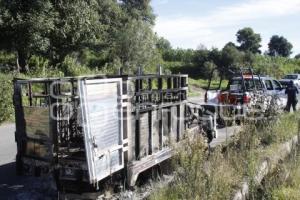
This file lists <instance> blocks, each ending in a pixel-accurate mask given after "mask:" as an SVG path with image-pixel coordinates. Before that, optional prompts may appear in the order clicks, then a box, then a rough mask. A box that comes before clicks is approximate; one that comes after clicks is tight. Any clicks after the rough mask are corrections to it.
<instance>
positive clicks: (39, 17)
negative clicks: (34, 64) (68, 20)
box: [0, 0, 56, 72]
mask: <svg viewBox="0 0 300 200" xmlns="http://www.w3.org/2000/svg"><path fill="white" fill-rule="evenodd" d="M0 11H1V12H0V48H1V49H3V50H6V51H11V52H16V54H17V66H18V69H19V70H20V71H21V72H26V71H28V64H27V63H28V59H29V58H30V56H31V55H32V54H37V55H45V54H46V53H47V52H49V48H50V40H49V36H50V33H51V32H52V31H53V30H54V21H55V18H56V13H55V11H54V9H53V6H52V4H51V2H50V1H49V0H37V1H29V0H24V1H18V0H2V1H1V2H0Z"/></svg>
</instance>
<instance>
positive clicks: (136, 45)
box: [114, 20, 155, 71]
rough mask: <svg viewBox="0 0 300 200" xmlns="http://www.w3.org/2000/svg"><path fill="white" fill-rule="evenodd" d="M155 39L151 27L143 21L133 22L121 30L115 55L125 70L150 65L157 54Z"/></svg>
mask: <svg viewBox="0 0 300 200" xmlns="http://www.w3.org/2000/svg"><path fill="white" fill-rule="evenodd" d="M154 37H155V36H154V34H153V32H152V29H151V26H150V25H149V24H148V23H146V22H144V21H141V20H132V21H131V22H129V23H127V24H126V25H125V26H124V27H123V29H121V30H119V33H118V37H117V42H116V47H115V48H114V50H115V52H114V53H115V55H116V56H117V58H119V59H120V61H121V64H122V66H123V67H125V70H127V71H130V70H135V69H137V67H145V66H147V65H148V64H149V62H150V61H151V59H152V56H153V55H154V53H155V52H154V50H155V38H154Z"/></svg>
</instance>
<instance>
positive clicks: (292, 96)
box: [285, 81, 299, 112]
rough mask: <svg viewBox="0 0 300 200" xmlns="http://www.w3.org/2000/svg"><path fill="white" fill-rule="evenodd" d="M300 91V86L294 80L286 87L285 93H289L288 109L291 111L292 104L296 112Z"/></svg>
mask: <svg viewBox="0 0 300 200" xmlns="http://www.w3.org/2000/svg"><path fill="white" fill-rule="evenodd" d="M298 93H299V91H298V88H297V87H296V86H295V85H294V82H293V81H290V82H289V84H288V86H287V88H286V89H285V94H287V104H286V108H285V109H286V111H288V112H290V110H291V106H292V107H293V110H294V112H295V111H296V105H297V103H298V100H297V94H298Z"/></svg>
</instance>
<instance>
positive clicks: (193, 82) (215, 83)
mask: <svg viewBox="0 0 300 200" xmlns="http://www.w3.org/2000/svg"><path fill="white" fill-rule="evenodd" d="M208 83H209V80H204V79H192V78H189V85H193V86H196V87H199V88H202V89H207V87H208ZM227 84H228V80H223V81H222V84H221V89H225V88H226V87H227ZM218 86H219V81H218V80H213V81H212V82H211V89H212V88H217V87H218Z"/></svg>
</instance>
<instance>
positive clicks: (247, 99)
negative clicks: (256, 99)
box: [243, 94, 251, 103]
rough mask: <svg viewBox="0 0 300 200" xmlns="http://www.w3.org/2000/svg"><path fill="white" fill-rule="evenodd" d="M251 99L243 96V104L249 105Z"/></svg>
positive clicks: (245, 95)
mask: <svg viewBox="0 0 300 200" xmlns="http://www.w3.org/2000/svg"><path fill="white" fill-rule="evenodd" d="M250 100H251V97H250V96H248V95H247V94H244V96H243V103H250Z"/></svg>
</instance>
